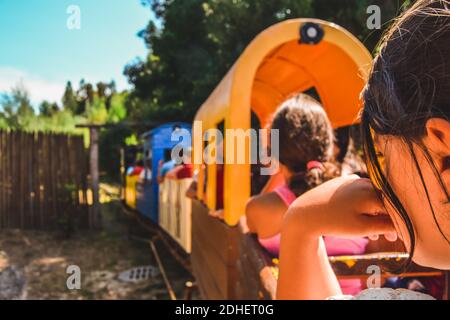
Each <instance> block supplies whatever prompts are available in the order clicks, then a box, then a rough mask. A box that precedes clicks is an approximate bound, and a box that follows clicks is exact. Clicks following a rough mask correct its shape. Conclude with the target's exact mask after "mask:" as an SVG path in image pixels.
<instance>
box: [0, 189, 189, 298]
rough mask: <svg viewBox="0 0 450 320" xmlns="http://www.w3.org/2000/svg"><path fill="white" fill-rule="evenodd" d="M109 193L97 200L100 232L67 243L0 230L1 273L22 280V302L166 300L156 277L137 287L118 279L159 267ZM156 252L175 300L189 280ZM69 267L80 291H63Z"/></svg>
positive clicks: (54, 236)
mask: <svg viewBox="0 0 450 320" xmlns="http://www.w3.org/2000/svg"><path fill="white" fill-rule="evenodd" d="M110 191H111V190H109V193H108V195H105V193H103V195H102V200H103V201H102V202H104V203H103V204H102V217H103V228H102V230H100V231H78V232H76V233H75V234H74V235H73V236H71V237H70V238H68V239H67V238H61V236H60V235H59V234H58V233H57V232H45V231H21V230H6V231H0V274H1V272H2V271H3V270H6V269H7V268H13V269H14V270H17V271H18V273H20V274H21V277H23V278H24V280H25V292H26V296H25V297H26V299H144V300H147V299H169V295H168V292H167V289H166V286H165V284H164V281H163V279H162V276H161V274H160V273H159V272H158V273H157V275H155V276H154V277H150V278H149V279H147V280H143V281H140V282H137V283H129V282H124V281H121V280H119V278H118V276H119V274H120V273H121V272H123V271H126V270H128V269H130V268H133V267H138V266H147V265H152V266H153V267H154V268H155V269H157V267H158V265H157V263H156V261H155V258H154V256H153V254H152V251H151V249H150V247H149V244H148V243H146V242H144V241H137V240H135V239H145V238H148V239H149V238H151V237H152V234H150V232H149V231H147V230H145V229H143V228H142V227H140V226H139V225H138V224H137V222H136V221H135V220H134V219H132V218H130V217H127V216H126V215H125V214H124V213H123V211H122V208H121V206H120V202H119V200H118V199H117V198H114V196H113V197H112V198H111V192H110ZM130 235H131V237H130ZM157 248H158V251H160V253H161V259H162V262H163V264H164V267H165V268H166V272H167V274H168V277H169V279H170V282H171V285H172V286H173V288H174V290H175V293H176V295H177V297H182V296H183V293H184V284H185V282H186V281H188V280H192V276H191V275H190V274H189V273H188V272H187V271H186V270H185V269H184V268H183V267H182V266H181V265H180V264H179V263H177V262H176V261H175V259H173V258H172V257H171V256H170V255H169V254H168V253H167V252H166V251H165V247H164V245H163V244H162V243H159V242H158V243H157ZM69 265H77V266H79V267H80V270H81V289H80V290H69V289H68V288H67V285H66V281H67V278H68V277H69V274H67V273H66V269H67V267H68V266H69Z"/></svg>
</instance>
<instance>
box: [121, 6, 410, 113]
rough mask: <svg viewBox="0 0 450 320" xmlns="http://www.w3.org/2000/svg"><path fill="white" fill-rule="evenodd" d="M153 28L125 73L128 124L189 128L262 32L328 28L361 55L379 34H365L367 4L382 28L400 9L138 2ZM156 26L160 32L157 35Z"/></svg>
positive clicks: (148, 29) (147, 31)
mask: <svg viewBox="0 0 450 320" xmlns="http://www.w3.org/2000/svg"><path fill="white" fill-rule="evenodd" d="M142 2H143V4H144V5H146V6H147V7H149V8H150V9H151V10H152V11H153V12H154V13H155V15H156V17H157V18H156V19H158V20H159V21H150V22H149V24H148V25H147V27H146V28H145V29H144V30H143V31H141V32H140V33H139V35H140V37H141V38H142V39H143V40H144V42H145V44H146V46H147V47H148V48H149V54H148V56H147V58H146V59H145V60H136V61H134V62H133V63H131V64H129V65H127V66H126V68H125V71H124V73H125V75H126V76H127V77H128V80H129V82H130V83H131V84H132V85H133V87H134V89H133V90H132V92H131V93H130V95H129V96H128V98H127V101H126V106H127V110H128V114H129V117H130V118H131V119H134V120H141V121H142V119H151V120H153V121H157V122H166V121H173V120H181V121H190V120H192V118H193V116H194V115H195V112H196V110H197V109H198V107H199V106H200V105H201V104H202V103H203V102H204V101H205V100H206V98H207V97H208V95H209V94H210V93H211V91H212V90H213V89H214V87H215V86H216V85H217V84H218V82H219V81H220V79H221V78H222V77H223V76H224V75H225V73H226V72H227V71H228V70H229V69H230V68H231V66H232V65H233V63H234V62H235V61H236V59H237V58H238V57H239V55H240V54H241V53H242V51H243V50H244V49H245V47H246V46H247V45H248V44H249V43H250V41H251V40H252V39H253V38H254V37H255V36H256V35H257V34H258V33H260V32H261V31H262V30H264V29H265V28H267V27H269V26H271V25H273V24H275V23H277V22H280V21H283V20H286V19H291V18H296V17H314V18H320V19H323V20H327V21H331V22H335V23H337V24H339V25H341V26H343V27H344V28H346V29H348V30H349V31H350V32H352V33H353V34H354V35H356V36H357V37H358V38H359V39H360V40H361V41H362V42H363V43H364V44H365V45H366V46H367V48H368V49H369V50H373V49H374V48H375V46H376V44H377V42H378V41H379V38H380V35H381V33H382V30H375V31H373V30H368V28H367V26H366V21H367V18H368V14H367V12H366V10H367V7H368V6H369V5H373V4H375V5H379V6H380V7H381V13H382V22H383V23H384V25H383V27H386V26H387V25H388V23H387V22H388V21H389V20H391V19H392V18H393V17H395V16H396V15H397V14H398V13H399V10H401V6H402V4H403V3H406V4H408V3H409V2H411V1H403V0H398V1H392V0H277V1H267V0H190V1H186V0H170V1H169V0H166V1H164V0H142ZM157 25H161V26H162V27H161V28H160V29H159V28H157Z"/></svg>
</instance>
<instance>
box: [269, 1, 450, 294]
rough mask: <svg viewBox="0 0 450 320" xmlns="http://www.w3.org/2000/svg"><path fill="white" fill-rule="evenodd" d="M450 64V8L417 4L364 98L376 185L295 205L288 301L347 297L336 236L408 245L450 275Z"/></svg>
mask: <svg viewBox="0 0 450 320" xmlns="http://www.w3.org/2000/svg"><path fill="white" fill-rule="evenodd" d="M449 58H450V2H449V1H447V0H418V1H416V2H415V4H414V5H413V6H412V7H411V8H410V9H409V10H407V11H406V12H405V13H404V14H403V15H402V16H401V17H400V18H399V19H398V20H397V21H396V22H395V23H394V24H393V26H392V27H391V28H390V30H389V31H388V32H387V33H386V35H385V38H384V40H383V42H382V44H381V46H380V48H379V53H378V55H377V57H376V58H375V61H374V64H373V67H372V72H371V75H370V77H369V80H368V83H367V85H366V87H365V89H364V92H363V98H364V109H363V111H362V114H361V125H362V131H363V132H362V133H363V146H364V150H365V154H366V159H367V166H368V172H369V175H370V178H371V180H372V181H370V180H367V179H361V178H359V177H358V176H350V177H342V178H337V179H334V180H331V181H328V182H326V183H324V184H322V185H321V186H319V187H317V188H315V189H314V190H311V191H309V192H307V193H306V194H304V195H302V196H301V197H299V198H298V199H297V200H296V201H295V202H294V203H293V205H292V206H291V207H290V209H289V211H288V213H287V214H286V218H285V221H284V223H283V229H282V242H281V243H282V246H281V257H280V278H279V280H278V289H277V290H278V292H277V296H278V298H279V299H323V298H326V297H329V296H335V295H339V294H341V290H340V288H339V285H338V282H337V279H336V276H335V275H334V273H333V271H332V269H331V267H330V264H329V262H328V260H327V256H326V250H325V247H324V243H323V238H322V236H327V235H333V236H344V237H348V236H375V237H377V236H379V235H384V236H385V237H386V238H387V239H390V240H395V239H396V238H397V236H398V237H400V239H401V240H402V241H403V242H404V244H405V247H406V248H407V249H408V250H409V253H410V259H411V260H412V261H414V262H416V263H418V264H420V265H423V266H428V267H434V268H439V269H447V270H448V269H450V242H449V240H450V206H449V204H450V197H449V190H450V63H449ZM377 292H382V291H380V290H378V291H377ZM404 292H405V291H401V292H399V293H398V294H397V295H396V294H392V295H391V298H394V299H395V298H396V297H397V296H398V295H400V296H401V295H404V294H406V293H404ZM414 297H415V298H417V296H414ZM403 298H404V297H403Z"/></svg>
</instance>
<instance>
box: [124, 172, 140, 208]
mask: <svg viewBox="0 0 450 320" xmlns="http://www.w3.org/2000/svg"><path fill="white" fill-rule="evenodd" d="M138 181H139V175H133V176H128V175H127V176H126V178H125V203H126V204H127V205H128V206H129V207H130V208H132V209H136V184H137V182H138Z"/></svg>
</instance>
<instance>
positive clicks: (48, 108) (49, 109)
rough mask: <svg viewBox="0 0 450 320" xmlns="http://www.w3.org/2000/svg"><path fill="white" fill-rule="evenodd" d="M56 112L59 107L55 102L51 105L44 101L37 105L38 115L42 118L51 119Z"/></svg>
mask: <svg viewBox="0 0 450 320" xmlns="http://www.w3.org/2000/svg"><path fill="white" fill-rule="evenodd" d="M58 111H59V107H58V104H57V103H56V102H54V103H51V102H48V101H46V100H44V101H42V102H41V104H40V105H39V115H41V116H44V117H51V116H52V115H54V114H55V113H57V112H58Z"/></svg>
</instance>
